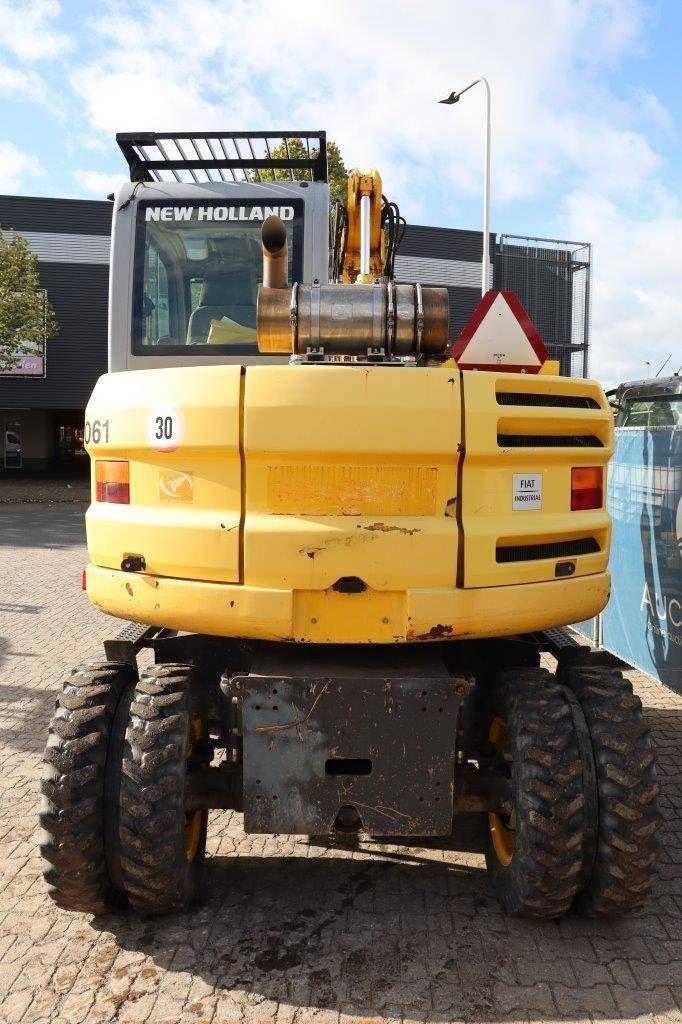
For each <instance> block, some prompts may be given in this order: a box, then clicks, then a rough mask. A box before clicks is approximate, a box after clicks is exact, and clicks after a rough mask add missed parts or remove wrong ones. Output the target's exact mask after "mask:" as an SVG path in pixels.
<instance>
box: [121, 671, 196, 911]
mask: <svg viewBox="0 0 682 1024" xmlns="http://www.w3.org/2000/svg"><path fill="white" fill-rule="evenodd" d="M195 677H196V670H195V669H194V668H193V667H192V666H189V665H178V664H161V665H154V666H152V667H151V668H149V669H147V670H146V671H145V672H143V674H142V675H141V677H140V680H139V682H138V684H137V686H136V688H135V693H134V695H133V700H132V702H131V705H130V717H129V721H128V726H127V729H126V736H125V743H124V749H123V765H122V776H121V805H120V833H119V840H120V854H121V869H122V873H123V879H124V884H125V889H126V893H127V895H128V899H129V901H130V904H131V905H132V907H133V908H134V909H135V910H137V911H140V912H141V913H143V914H149V915H157V914H165V913H170V912H173V911H181V910H186V909H187V908H188V907H189V906H190V904H191V903H192V902H193V900H194V899H195V898H196V896H197V893H198V890H199V887H200V883H201V877H202V873H203V865H204V857H205V849H206V826H207V821H208V812H207V811H204V812H202V820H201V831H200V836H199V843H198V848H197V851H196V854H195V856H194V857H193V859H191V860H188V858H187V856H186V852H185V849H186V842H185V784H186V780H187V774H188V767H189V765H188V754H189V751H190V728H191V722H192V716H193V714H194V713H196V709H195V707H194V706H193V696H194V695H195V692H196V678H195Z"/></svg>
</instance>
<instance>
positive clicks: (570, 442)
mask: <svg viewBox="0 0 682 1024" xmlns="http://www.w3.org/2000/svg"><path fill="white" fill-rule="evenodd" d="M497 446H498V448H603V447H604V444H603V442H602V441H600V440H599V438H598V437H596V436H595V435H594V434H498V435H497Z"/></svg>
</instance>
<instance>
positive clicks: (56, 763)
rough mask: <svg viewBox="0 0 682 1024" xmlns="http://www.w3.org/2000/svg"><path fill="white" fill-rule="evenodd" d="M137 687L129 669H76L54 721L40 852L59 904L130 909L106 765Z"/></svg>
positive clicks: (89, 909)
mask: <svg viewBox="0 0 682 1024" xmlns="http://www.w3.org/2000/svg"><path fill="white" fill-rule="evenodd" d="M135 679H136V671H135V669H134V668H133V667H132V666H130V665H125V664H118V663H114V662H107V661H104V662H94V663H92V664H87V665H81V666H79V667H78V668H75V669H73V671H72V672H71V675H70V676H69V677H68V678H67V679H66V680H65V682H64V685H63V689H62V693H61V695H60V697H59V699H58V701H57V705H56V709H55V712H54V715H53V716H52V720H51V721H50V726H49V733H48V739H47V746H46V747H45V753H44V756H43V774H42V782H41V791H42V804H41V809H40V824H41V826H42V830H43V831H42V835H41V841H40V851H41V854H42V856H43V861H44V872H43V873H44V876H45V881H46V882H47V887H48V891H49V893H50V896H51V897H52V899H53V900H54V901H55V903H56V904H57V905H58V906H60V907H63V908H64V909H65V910H79V911H82V912H84V913H91V914H101V913H106V912H107V911H110V910H112V909H113V908H115V907H118V906H121V905H122V904H123V903H124V902H125V896H124V893H123V891H122V889H121V888H120V887H119V886H117V884H116V881H115V879H113V878H112V875H111V872H110V870H109V868H110V861H109V858H108V856H107V850H106V833H107V826H106V820H107V817H108V807H107V774H108V773H107V762H108V758H109V746H110V738H111V734H112V729H113V723H114V719H115V716H116V711H117V708H118V707H119V706H120V704H121V702H122V699H123V698H124V694H125V692H126V690H129V689H130V687H131V686H132V685H134V681H135Z"/></svg>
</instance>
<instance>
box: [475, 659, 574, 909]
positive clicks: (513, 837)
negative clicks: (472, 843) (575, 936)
mask: <svg viewBox="0 0 682 1024" xmlns="http://www.w3.org/2000/svg"><path fill="white" fill-rule="evenodd" d="M488 742H489V747H490V750H491V753H492V758H493V762H494V765H495V767H496V769H497V771H498V772H500V773H502V774H504V775H505V776H506V777H507V778H508V779H509V780H510V782H511V804H510V806H508V808H506V811H505V813H504V814H503V813H501V812H499V811H498V812H491V813H489V815H488V849H487V853H486V860H487V864H488V869H489V871H490V873H491V876H492V883H493V886H494V889H495V891H496V894H497V897H498V899H499V901H500V903H501V904H502V907H503V908H504V910H505V911H506V913H507V914H509V915H511V916H514V917H543V918H555V917H559V916H560V915H561V914H563V913H565V911H566V910H568V908H569V907H570V906H571V903H572V901H573V898H574V897H575V895H576V892H577V891H578V886H579V878H580V872H581V867H582V843H583V829H584V797H583V789H582V766H581V760H580V751H579V747H578V739H577V736H576V732H575V727H574V724H573V717H572V713H571V708H570V704H569V701H568V699H567V697H566V693H565V691H564V690H563V688H562V687H561V686H559V685H558V684H557V683H556V681H555V679H554V676H553V675H552V674H551V673H550V672H548V671H547V670H546V669H543V668H522V669H513V670H509V671H505V672H500V673H499V675H498V677H497V680H496V685H495V697H494V700H493V712H492V717H491V719H490V724H489V729H488Z"/></svg>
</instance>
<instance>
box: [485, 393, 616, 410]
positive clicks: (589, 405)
mask: <svg viewBox="0 0 682 1024" xmlns="http://www.w3.org/2000/svg"><path fill="white" fill-rule="evenodd" d="M497 404H498V405H538V406H544V407H545V408H548V409H549V408H551V409H600V408H601V406H600V405H599V402H597V401H596V399H594V398H591V397H590V396H589V395H543V394H538V393H537V392H534V391H498V392H497Z"/></svg>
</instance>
